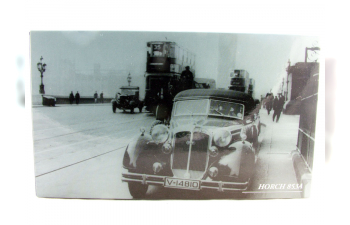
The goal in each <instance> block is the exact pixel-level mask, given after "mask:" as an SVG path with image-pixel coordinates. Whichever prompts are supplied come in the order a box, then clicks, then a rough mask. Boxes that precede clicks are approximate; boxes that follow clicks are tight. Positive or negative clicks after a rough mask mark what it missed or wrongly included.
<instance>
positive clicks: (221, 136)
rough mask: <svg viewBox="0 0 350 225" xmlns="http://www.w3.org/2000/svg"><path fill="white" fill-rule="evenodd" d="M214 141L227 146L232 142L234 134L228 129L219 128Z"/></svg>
mask: <svg viewBox="0 0 350 225" xmlns="http://www.w3.org/2000/svg"><path fill="white" fill-rule="evenodd" d="M213 139H214V143H215V144H216V145H217V146H219V147H225V146H227V145H228V144H230V142H231V140H232V135H231V133H230V132H229V131H228V130H219V131H217V132H216V133H215V134H214V137H213Z"/></svg>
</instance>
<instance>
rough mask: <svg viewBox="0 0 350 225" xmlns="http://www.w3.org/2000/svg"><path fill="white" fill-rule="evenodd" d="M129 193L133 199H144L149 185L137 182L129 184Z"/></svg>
mask: <svg viewBox="0 0 350 225" xmlns="http://www.w3.org/2000/svg"><path fill="white" fill-rule="evenodd" d="M128 187H129V192H130V194H131V196H132V197H133V198H144V197H145V196H146V193H147V189H148V185H144V184H141V183H136V182H129V183H128Z"/></svg>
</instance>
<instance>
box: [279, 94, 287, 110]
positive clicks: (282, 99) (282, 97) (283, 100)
mask: <svg viewBox="0 0 350 225" xmlns="http://www.w3.org/2000/svg"><path fill="white" fill-rule="evenodd" d="M285 101H286V99H285V97H284V95H282V94H280V106H281V112H282V111H283V106H284V102H285Z"/></svg>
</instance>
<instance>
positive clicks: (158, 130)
mask: <svg viewBox="0 0 350 225" xmlns="http://www.w3.org/2000/svg"><path fill="white" fill-rule="evenodd" d="M151 136H152V139H153V141H154V142H155V143H156V144H159V143H164V142H166V140H168V138H169V130H168V128H167V127H166V126H165V125H163V124H159V125H157V126H155V127H153V129H152V133H151Z"/></svg>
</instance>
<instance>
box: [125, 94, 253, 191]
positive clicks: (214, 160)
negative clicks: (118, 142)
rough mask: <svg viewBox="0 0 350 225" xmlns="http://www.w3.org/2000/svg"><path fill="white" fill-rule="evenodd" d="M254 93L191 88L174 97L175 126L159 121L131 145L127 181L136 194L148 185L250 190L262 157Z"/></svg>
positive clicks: (143, 130) (172, 120)
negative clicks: (251, 181)
mask: <svg viewBox="0 0 350 225" xmlns="http://www.w3.org/2000/svg"><path fill="white" fill-rule="evenodd" d="M258 110H259V109H258V107H256V105H255V102H254V100H253V98H252V97H251V96H249V95H248V94H245V93H242V92H238V91H232V90H216V89H191V90H186V91H182V92H180V93H178V94H177V95H176V96H175V98H174V106H173V109H172V115H171V120H170V122H169V124H162V123H160V124H157V125H155V126H154V127H152V129H151V131H150V133H147V132H146V131H145V129H144V128H142V129H141V134H140V135H139V136H138V137H137V138H135V140H134V141H132V142H131V143H129V145H128V146H127V147H126V150H125V153H124V158H123V167H124V168H125V169H126V170H125V171H127V172H124V173H123V174H122V181H123V182H128V187H129V192H130V194H131V195H132V196H133V197H134V198H143V197H145V194H146V192H147V189H148V185H160V186H163V187H165V188H175V189H190V190H197V191H199V190H204V189H212V190H217V191H220V192H227V191H234V192H240V193H242V191H244V190H246V189H247V187H248V184H249V181H250V178H251V176H252V175H253V173H254V167H255V163H256V160H257V155H258V136H259V133H260V118H259V111H258Z"/></svg>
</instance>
